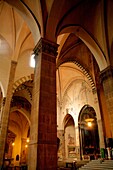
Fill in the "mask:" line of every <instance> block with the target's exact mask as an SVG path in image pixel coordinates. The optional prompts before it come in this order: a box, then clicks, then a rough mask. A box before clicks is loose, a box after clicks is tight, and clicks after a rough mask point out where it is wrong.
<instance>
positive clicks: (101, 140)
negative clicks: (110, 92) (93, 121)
mask: <svg viewBox="0 0 113 170" xmlns="http://www.w3.org/2000/svg"><path fill="white" fill-rule="evenodd" d="M93 95H94V99H95V110H96V117H97V125H98V135H99V143H100V148H105V142H104V130H103V122H102V117H101V112H100V108H99V100H98V97H97V91H94V92H93Z"/></svg>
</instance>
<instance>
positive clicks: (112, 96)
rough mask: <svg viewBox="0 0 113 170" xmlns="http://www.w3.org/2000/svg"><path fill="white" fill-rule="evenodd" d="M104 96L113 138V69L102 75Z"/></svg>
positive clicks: (106, 70)
mask: <svg viewBox="0 0 113 170" xmlns="http://www.w3.org/2000/svg"><path fill="white" fill-rule="evenodd" d="M101 80H102V83H103V89H104V94H105V98H106V104H107V109H108V114H109V121H110V131H111V132H110V133H111V137H113V68H112V67H108V68H107V69H105V70H104V71H103V72H102V73H101Z"/></svg>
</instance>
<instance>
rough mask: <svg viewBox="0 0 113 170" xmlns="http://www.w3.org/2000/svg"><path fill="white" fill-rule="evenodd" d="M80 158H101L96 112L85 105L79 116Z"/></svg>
mask: <svg viewBox="0 0 113 170" xmlns="http://www.w3.org/2000/svg"><path fill="white" fill-rule="evenodd" d="M78 122H79V136H80V157H81V159H90V160H91V159H96V158H98V157H99V153H100V151H99V135H98V126H97V120H96V113H95V110H94V109H93V108H92V107H90V106H88V105H85V106H84V107H83V109H82V111H81V113H80V115H79V119H78Z"/></svg>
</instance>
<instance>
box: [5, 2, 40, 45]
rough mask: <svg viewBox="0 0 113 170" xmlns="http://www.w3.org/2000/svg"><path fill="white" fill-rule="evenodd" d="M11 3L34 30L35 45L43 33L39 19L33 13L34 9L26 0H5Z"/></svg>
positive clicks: (32, 30) (31, 29)
mask: <svg viewBox="0 0 113 170" xmlns="http://www.w3.org/2000/svg"><path fill="white" fill-rule="evenodd" d="M5 2H7V3H8V4H9V5H11V6H13V7H14V8H15V10H16V11H17V13H19V14H20V16H21V17H22V18H23V19H24V20H25V21H26V23H27V25H28V26H29V28H30V31H31V32H32V35H33V39H34V42H35V45H36V44H37V42H38V41H39V39H40V37H41V34H40V31H41V28H40V24H39V22H38V20H37V19H36V17H35V16H34V15H33V13H32V11H31V10H30V9H29V8H28V7H27V6H26V5H25V4H24V2H22V1H19V0H16V1H15V0H5Z"/></svg>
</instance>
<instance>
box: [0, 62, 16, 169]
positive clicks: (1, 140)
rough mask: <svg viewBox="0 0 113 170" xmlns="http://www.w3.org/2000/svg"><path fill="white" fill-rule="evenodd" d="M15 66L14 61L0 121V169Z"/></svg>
mask: <svg viewBox="0 0 113 170" xmlns="http://www.w3.org/2000/svg"><path fill="white" fill-rule="evenodd" d="M16 65H17V63H16V62H15V61H12V62H11V69H10V74H9V83H8V88H7V96H6V100H5V104H4V107H3V109H2V120H1V129H0V167H1V166H2V164H3V157H4V149H5V142H6V137H7V129H8V119H9V111H10V103H11V98H12V88H13V83H14V76H15V69H16Z"/></svg>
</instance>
